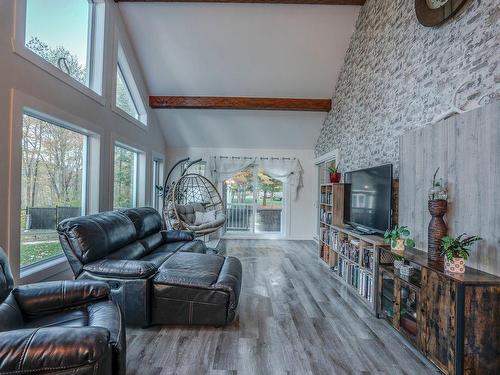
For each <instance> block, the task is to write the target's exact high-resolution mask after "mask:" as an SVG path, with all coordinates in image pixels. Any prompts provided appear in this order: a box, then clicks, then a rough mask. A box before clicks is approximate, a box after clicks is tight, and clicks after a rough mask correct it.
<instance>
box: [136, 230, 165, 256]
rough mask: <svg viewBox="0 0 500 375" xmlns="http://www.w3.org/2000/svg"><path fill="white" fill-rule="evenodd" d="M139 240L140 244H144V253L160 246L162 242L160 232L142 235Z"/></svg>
mask: <svg viewBox="0 0 500 375" xmlns="http://www.w3.org/2000/svg"><path fill="white" fill-rule="evenodd" d="M140 241H141V244H142V246H144V248H145V249H146V253H150V252H151V251H153V250H154V249H156V248H158V246H161V245H162V244H163V243H164V239H163V236H162V234H161V232H158V233H155V234H152V235H150V236H147V237H144V238H142V239H141V240H140Z"/></svg>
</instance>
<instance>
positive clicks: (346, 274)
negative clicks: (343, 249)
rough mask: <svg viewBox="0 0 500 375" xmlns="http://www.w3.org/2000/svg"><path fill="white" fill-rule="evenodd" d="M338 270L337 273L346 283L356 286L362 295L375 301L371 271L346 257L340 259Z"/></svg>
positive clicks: (370, 300) (368, 299)
mask: <svg viewBox="0 0 500 375" xmlns="http://www.w3.org/2000/svg"><path fill="white" fill-rule="evenodd" d="M336 270H337V274H338V275H339V276H340V277H341V278H342V279H343V280H344V281H345V282H346V283H348V284H349V285H351V286H352V287H354V288H355V289H356V290H357V291H358V294H359V295H361V297H363V298H364V299H366V300H367V301H369V302H370V303H371V302H373V292H372V290H373V276H372V275H371V274H370V273H369V272H366V271H365V270H363V269H361V268H360V267H359V266H358V265H356V264H352V263H350V262H349V261H347V260H346V259H339V262H338V265H337V268H336Z"/></svg>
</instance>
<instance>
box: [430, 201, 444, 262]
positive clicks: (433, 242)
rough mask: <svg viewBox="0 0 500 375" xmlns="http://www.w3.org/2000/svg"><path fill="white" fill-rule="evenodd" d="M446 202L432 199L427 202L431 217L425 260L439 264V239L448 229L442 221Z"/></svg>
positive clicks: (440, 259) (441, 259) (440, 260)
mask: <svg viewBox="0 0 500 375" xmlns="http://www.w3.org/2000/svg"><path fill="white" fill-rule="evenodd" d="M447 207H448V202H447V201H446V200H444V199H434V200H430V201H429V212H430V214H431V216H432V218H431V221H430V223H429V231H428V237H427V238H428V251H427V258H429V260H430V261H432V262H435V263H441V264H442V261H443V258H442V256H441V239H442V238H443V237H444V236H446V233H447V231H448V228H447V227H446V223H445V222H444V220H443V216H444V215H445V214H446V209H447Z"/></svg>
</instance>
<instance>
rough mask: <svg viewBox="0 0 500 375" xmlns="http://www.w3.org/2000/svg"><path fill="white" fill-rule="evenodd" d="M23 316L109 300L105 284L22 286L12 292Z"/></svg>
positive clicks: (81, 282) (66, 282)
mask: <svg viewBox="0 0 500 375" xmlns="http://www.w3.org/2000/svg"><path fill="white" fill-rule="evenodd" d="M12 293H13V295H14V297H15V299H16V301H17V303H18V305H19V307H20V308H21V310H22V312H23V314H26V315H28V316H38V315H44V314H48V313H51V312H54V311H59V310H62V309H65V308H70V307H74V306H80V305H84V304H86V303H89V302H93V301H98V300H101V299H105V298H108V296H109V293H110V289H109V286H108V285H107V284H106V283H104V282H95V281H50V282H45V283H37V284H29V285H20V286H18V287H16V288H14V290H13V291H12Z"/></svg>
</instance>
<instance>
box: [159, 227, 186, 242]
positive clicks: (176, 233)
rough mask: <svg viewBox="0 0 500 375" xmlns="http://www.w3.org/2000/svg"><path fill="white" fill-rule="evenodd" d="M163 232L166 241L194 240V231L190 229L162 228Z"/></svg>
mask: <svg viewBox="0 0 500 375" xmlns="http://www.w3.org/2000/svg"><path fill="white" fill-rule="evenodd" d="M161 234H162V236H163V240H164V241H165V242H166V243H170V242H179V241H192V240H194V233H193V232H191V231H188V230H162V231H161Z"/></svg>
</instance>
